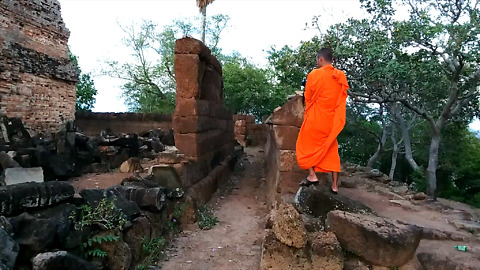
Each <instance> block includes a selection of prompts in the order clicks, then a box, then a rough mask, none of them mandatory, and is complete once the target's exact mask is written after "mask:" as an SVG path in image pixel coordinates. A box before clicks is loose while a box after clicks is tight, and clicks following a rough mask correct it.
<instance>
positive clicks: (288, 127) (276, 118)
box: [265, 96, 307, 204]
mask: <svg viewBox="0 0 480 270" xmlns="http://www.w3.org/2000/svg"><path fill="white" fill-rule="evenodd" d="M303 113H304V107H303V102H302V97H301V96H295V97H293V98H291V99H290V100H289V101H288V102H287V103H285V104H284V105H283V106H282V107H281V108H280V109H278V110H275V112H274V113H273V114H272V115H271V116H270V117H269V118H268V119H267V120H266V126H267V142H266V144H265V158H266V174H267V175H266V181H267V196H268V201H269V203H270V204H273V203H274V202H275V201H278V200H279V198H281V197H282V196H283V195H285V194H295V193H296V192H297V190H298V184H299V183H300V181H301V180H302V179H303V178H305V177H306V175H307V174H306V171H304V170H302V169H300V167H298V164H297V157H296V154H295V148H296V142H297V137H298V133H299V132H300V127H301V126H302V123H303Z"/></svg>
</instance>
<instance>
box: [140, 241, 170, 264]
mask: <svg viewBox="0 0 480 270" xmlns="http://www.w3.org/2000/svg"><path fill="white" fill-rule="evenodd" d="M166 245H167V241H166V240H165V238H163V237H156V238H152V239H149V238H147V237H142V251H143V252H144V253H145V255H146V257H145V259H144V260H143V263H142V264H140V265H138V266H137V267H136V269H137V270H143V269H147V265H152V264H155V263H156V262H157V261H158V260H159V259H160V258H161V257H162V256H163V255H164V252H163V250H164V249H165V246H166Z"/></svg>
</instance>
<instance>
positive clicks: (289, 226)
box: [273, 203, 307, 248]
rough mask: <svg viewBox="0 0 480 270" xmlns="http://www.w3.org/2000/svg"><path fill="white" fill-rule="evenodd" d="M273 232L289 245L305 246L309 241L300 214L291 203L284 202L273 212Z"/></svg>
mask: <svg viewBox="0 0 480 270" xmlns="http://www.w3.org/2000/svg"><path fill="white" fill-rule="evenodd" d="M273 233H274V234H275V237H277V239H278V240H280V242H282V243H283V244H285V245H287V246H291V247H295V248H303V247H304V246H305V245H306V243H307V230H306V229H305V224H304V223H303V220H302V218H301V217H300V214H299V213H298V212H297V210H295V208H294V207H293V206H292V205H291V204H286V203H282V204H280V205H279V206H278V208H277V209H276V210H275V212H274V214H273Z"/></svg>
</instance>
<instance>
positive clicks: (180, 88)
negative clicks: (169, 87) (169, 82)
mask: <svg viewBox="0 0 480 270" xmlns="http://www.w3.org/2000/svg"><path fill="white" fill-rule="evenodd" d="M204 69H205V63H203V62H202V61H200V58H199V56H198V55H195V54H176V55H175V78H176V82H177V97H178V98H189V99H197V98H199V97H200V92H201V85H202V80H203V72H204Z"/></svg>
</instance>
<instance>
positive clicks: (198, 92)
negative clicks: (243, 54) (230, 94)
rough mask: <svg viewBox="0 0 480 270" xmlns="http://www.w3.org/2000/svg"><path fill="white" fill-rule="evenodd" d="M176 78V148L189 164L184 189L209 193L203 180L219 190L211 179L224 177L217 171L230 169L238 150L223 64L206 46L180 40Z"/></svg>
mask: <svg viewBox="0 0 480 270" xmlns="http://www.w3.org/2000/svg"><path fill="white" fill-rule="evenodd" d="M175 77H176V82H177V92H176V107H175V112H174V115H173V120H172V125H173V130H174V135H175V145H176V147H177V148H178V150H179V152H180V153H181V154H183V155H185V157H186V158H187V159H188V160H189V162H188V163H185V164H184V165H182V167H183V169H182V176H181V178H182V180H181V181H182V186H183V187H184V188H190V187H192V186H193V185H196V186H197V190H200V191H201V190H202V189H203V190H204V189H205V188H202V187H201V185H199V184H200V183H199V182H200V181H201V180H202V181H203V182H204V183H206V182H211V183H210V184H208V186H214V188H216V186H215V185H216V184H215V181H216V179H209V177H210V178H215V177H219V176H218V175H222V174H221V173H216V170H219V169H216V167H218V166H223V167H224V168H227V167H228V166H227V165H222V164H227V163H226V161H227V160H229V157H230V155H231V154H232V153H233V150H234V133H233V113H232V112H231V111H230V110H228V109H227V108H226V107H225V105H224V103H223V85H222V84H223V83H222V67H221V64H220V63H219V62H218V60H217V59H216V58H215V57H214V56H212V55H211V52H210V50H209V49H208V48H207V47H206V46H205V45H204V44H203V43H202V42H200V41H198V40H196V39H193V38H183V39H179V40H177V41H176V44H175ZM225 170H226V169H225ZM212 173H213V174H214V176H211V174H212ZM207 175H208V177H207ZM223 175H224V174H223ZM204 178H205V179H204ZM222 178H225V177H224V176H222ZM197 183H198V184H197ZM194 189H195V188H194Z"/></svg>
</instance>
